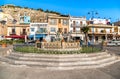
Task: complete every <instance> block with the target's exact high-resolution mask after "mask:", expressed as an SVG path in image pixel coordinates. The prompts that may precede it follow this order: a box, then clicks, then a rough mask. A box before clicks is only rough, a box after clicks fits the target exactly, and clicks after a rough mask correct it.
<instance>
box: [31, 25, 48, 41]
mask: <svg viewBox="0 0 120 79" xmlns="http://www.w3.org/2000/svg"><path fill="white" fill-rule="evenodd" d="M47 35H48V23H30V33H29V38H30V39H31V40H40V41H42V40H43V39H45V38H46V36H47Z"/></svg>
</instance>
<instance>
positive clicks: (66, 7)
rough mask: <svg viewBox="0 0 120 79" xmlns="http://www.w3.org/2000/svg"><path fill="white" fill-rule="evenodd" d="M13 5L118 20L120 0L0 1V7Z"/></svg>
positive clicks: (119, 16) (119, 17)
mask: <svg viewBox="0 0 120 79" xmlns="http://www.w3.org/2000/svg"><path fill="white" fill-rule="evenodd" d="M3 4H14V5H19V6H24V7H30V8H35V9H36V8H42V9H44V10H46V9H49V10H53V11H58V12H60V13H62V14H70V15H71V16H86V17H87V18H89V17H91V15H88V14H87V13H88V12H91V11H97V12H98V13H99V14H98V15H97V16H95V17H100V18H104V17H105V18H111V20H112V21H117V20H118V19H120V0H1V1H0V5H3Z"/></svg>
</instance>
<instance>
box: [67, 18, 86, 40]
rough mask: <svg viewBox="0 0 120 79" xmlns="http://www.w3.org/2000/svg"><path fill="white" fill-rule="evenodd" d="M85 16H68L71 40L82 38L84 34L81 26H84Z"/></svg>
mask: <svg viewBox="0 0 120 79" xmlns="http://www.w3.org/2000/svg"><path fill="white" fill-rule="evenodd" d="M86 25H87V23H86V18H85V17H70V19H69V32H70V35H71V38H72V39H73V40H80V39H81V40H84V34H83V33H82V31H81V28H82V27H83V26H86Z"/></svg>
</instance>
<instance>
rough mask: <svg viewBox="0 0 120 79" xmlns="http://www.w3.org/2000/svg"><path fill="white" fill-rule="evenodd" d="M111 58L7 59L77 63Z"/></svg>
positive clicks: (105, 56)
mask: <svg viewBox="0 0 120 79" xmlns="http://www.w3.org/2000/svg"><path fill="white" fill-rule="evenodd" d="M109 57H111V55H110V54H104V55H100V56H97V57H87V58H75V57H74V58H58V59H56V58H54V57H53V58H51V59H49V58H43V57H42V58H35V57H34V58H29V57H24V56H23V57H16V56H14V55H9V56H7V58H9V59H13V60H20V61H36V62H76V61H84V62H86V61H94V60H101V59H105V58H109Z"/></svg>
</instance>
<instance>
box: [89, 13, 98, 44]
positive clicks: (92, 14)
mask: <svg viewBox="0 0 120 79" xmlns="http://www.w3.org/2000/svg"><path fill="white" fill-rule="evenodd" d="M88 15H91V21H92V22H93V18H94V15H98V12H96V11H90V12H88ZM92 43H93V45H94V26H92Z"/></svg>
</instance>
